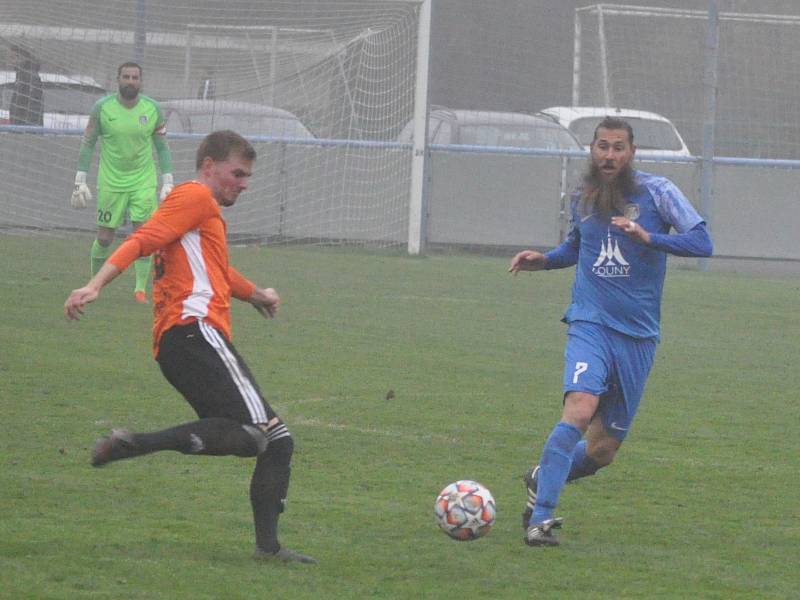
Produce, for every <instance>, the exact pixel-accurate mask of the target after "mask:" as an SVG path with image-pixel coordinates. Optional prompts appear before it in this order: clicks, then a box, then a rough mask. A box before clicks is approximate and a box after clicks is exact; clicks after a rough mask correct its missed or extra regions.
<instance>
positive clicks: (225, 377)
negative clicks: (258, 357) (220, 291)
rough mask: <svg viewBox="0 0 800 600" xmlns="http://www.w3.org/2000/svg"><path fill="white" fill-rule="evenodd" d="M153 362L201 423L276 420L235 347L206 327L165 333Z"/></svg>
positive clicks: (194, 325)
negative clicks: (231, 420) (212, 420)
mask: <svg viewBox="0 0 800 600" xmlns="http://www.w3.org/2000/svg"><path fill="white" fill-rule="evenodd" d="M156 361H157V362H158V364H159V366H160V367H161V372H162V373H163V374H164V377H166V378H167V381H169V382H170V383H171V384H172V386H173V387H174V388H175V389H177V390H178V391H179V392H180V393H181V394H182V395H183V397H184V398H186V400H187V401H188V402H189V404H191V405H192V408H193V409H194V411H195V412H196V413H197V416H198V417H200V418H201V419H205V418H210V417H222V418H227V419H233V420H234V421H238V422H240V423H246V424H256V423H268V422H269V421H270V420H272V419H273V418H275V417H276V416H277V415H276V414H275V412H274V411H273V410H272V408H271V407H270V405H269V403H267V401H266V400H264V397H263V396H262V394H261V390H260V389H259V388H258V384H256V381H255V379H254V378H253V375H252V373H251V372H250V369H249V368H248V367H247V365H246V364H245V362H244V359H243V358H242V357H241V356H239V353H238V352H237V351H236V348H234V347H233V344H231V342H229V341H228V340H227V339H226V338H225V336H224V335H223V334H222V333H221V332H220V331H219V330H218V329H216V328H215V327H212V326H211V325H209V324H208V323H205V322H203V321H195V322H193V323H189V324H187V325H177V326H175V327H172V328H171V329H169V330H168V331H166V332H165V333H164V335H163V336H162V337H161V341H160V343H159V347H158V357H157V358H156Z"/></svg>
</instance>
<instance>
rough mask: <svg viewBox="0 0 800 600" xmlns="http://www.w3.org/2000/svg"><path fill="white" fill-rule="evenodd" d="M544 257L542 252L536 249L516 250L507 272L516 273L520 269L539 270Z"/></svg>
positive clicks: (544, 261)
mask: <svg viewBox="0 0 800 600" xmlns="http://www.w3.org/2000/svg"><path fill="white" fill-rule="evenodd" d="M545 263H546V259H545V257H544V254H542V253H541V252H537V251H536V250H523V251H522V252H517V253H516V254H515V255H514V257H513V258H512V259H511V266H509V268H508V272H509V273H512V274H514V275H516V274H517V273H518V272H520V271H540V270H542V269H544V267H545Z"/></svg>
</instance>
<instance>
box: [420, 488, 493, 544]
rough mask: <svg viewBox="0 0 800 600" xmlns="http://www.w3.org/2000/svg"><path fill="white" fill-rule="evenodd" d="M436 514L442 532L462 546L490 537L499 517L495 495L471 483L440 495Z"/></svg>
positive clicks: (450, 489) (434, 508)
mask: <svg viewBox="0 0 800 600" xmlns="http://www.w3.org/2000/svg"><path fill="white" fill-rule="evenodd" d="M433 511H434V514H435V515H436V522H437V523H438V524H439V527H441V528H442V531H444V532H445V533H446V534H447V535H449V536H450V537H451V538H453V539H454V540H459V541H462V542H465V541H468V540H476V539H478V538H479V537H482V536H484V535H486V534H487V533H489V531H490V530H491V529H492V525H494V519H495V516H496V514H497V509H496V508H495V503H494V497H493V496H492V493H491V492H490V491H489V490H488V489H487V488H486V487H484V486H482V485H481V484H480V483H478V482H477V481H472V480H469V479H463V480H460V481H456V482H455V483H451V484H450V485H448V486H447V487H445V488H444V489H443V490H442V491H441V492H439V495H438V496H437V497H436V504H434V507H433Z"/></svg>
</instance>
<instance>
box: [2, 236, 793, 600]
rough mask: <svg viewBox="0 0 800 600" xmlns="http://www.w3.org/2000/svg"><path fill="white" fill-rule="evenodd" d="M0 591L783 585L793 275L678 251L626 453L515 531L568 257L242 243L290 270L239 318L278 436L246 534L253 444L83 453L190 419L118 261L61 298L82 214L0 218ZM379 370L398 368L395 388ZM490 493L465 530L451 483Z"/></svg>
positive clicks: (90, 594)
mask: <svg viewBox="0 0 800 600" xmlns="http://www.w3.org/2000/svg"><path fill="white" fill-rule="evenodd" d="M0 250H1V251H2V263H0V265H1V266H0V285H1V287H0V302H2V306H3V309H4V315H3V319H2V321H0V340H2V348H1V350H0V409H1V410H2V431H3V435H2V437H1V438H0V445H2V454H1V455H0V456H1V457H2V458H0V460H1V461H2V463H1V464H2V468H0V509H1V514H2V517H1V518H0V598H3V599H5V598H8V599H13V600H18V599H24V598H36V599H39V598H48V599H65V600H74V599H83V598H92V599H96V598H104V599H105V598H108V599H118V598H126V599H148V600H152V599H162V598H163V599H170V600H175V599H183V598H186V599H191V600H200V599H221V598H224V599H239V598H241V599H243V600H244V599H247V600H250V599H251V598H262V597H263V598H273V599H277V598H286V599H305V598H309V599H311V598H313V599H315V600H316V599H319V598H411V599H413V598H440V597H454V598H461V597H463V598H512V599H515V598H527V597H539V598H573V597H581V598H586V599H591V598H719V599H726V600H728V599H735V598H742V599H745V598H746V599H748V600H750V599H752V598H761V599H764V598H775V599H778V598H781V599H783V598H797V597H800V587H799V585H798V583H797V572H798V568H800V553H798V547H800V508H798V506H800V492H799V491H798V490H800V485H798V473H799V472H800V441H799V440H800V436H798V435H797V427H798V423H800V404H799V403H798V402H797V394H798V391H797V390H798V389H800V385H799V384H800V377H798V370H797V359H798V357H799V356H800V352H799V351H798V342H797V340H798V339H800V317H799V316H798V311H797V306H798V297H800V294H798V292H800V280H798V279H796V278H786V279H781V278H763V277H760V278H759V277H752V276H742V275H735V274H720V273H698V272H692V271H682V270H672V271H671V272H670V273H669V274H668V276H667V284H666V291H665V300H664V315H663V341H662V343H661V345H660V347H659V350H658V354H657V357H656V365H655V368H654V370H653V373H652V374H651V377H650V381H649V385H648V388H647V390H646V393H645V398H644V400H643V403H642V406H641V408H640V412H639V415H638V417H637V420H636V422H635V425H634V428H633V430H632V432H631V434H630V435H629V437H628V440H627V441H626V443H625V444H624V445H623V448H622V450H621V451H620V453H619V455H618V457H617V461H616V462H615V464H614V465H612V466H611V467H609V468H608V469H605V470H602V471H600V472H599V473H598V474H597V475H596V476H594V477H591V478H586V479H584V480H582V481H580V482H578V483H576V484H574V485H569V486H568V487H567V488H565V491H564V493H563V495H562V501H561V505H560V508H559V510H558V511H557V514H558V515H560V516H562V517H564V518H565V524H564V529H563V530H562V532H561V534H560V536H561V539H562V546H561V547H560V548H555V549H547V548H527V547H525V546H524V545H523V543H522V531H521V527H520V517H519V514H520V512H521V509H522V505H523V503H524V493H523V485H522V482H521V475H522V473H523V472H524V471H525V469H526V468H527V466H528V465H529V464H530V463H531V462H532V461H534V460H535V459H536V457H537V456H538V454H539V451H540V449H541V446H542V444H543V442H544V439H545V437H546V436H547V434H548V433H549V431H550V429H551V427H552V426H553V424H554V423H555V422H556V421H557V420H558V418H559V414H560V395H561V392H560V382H561V355H562V350H563V345H564V332H565V328H564V326H563V325H562V324H561V323H560V322H559V318H560V316H561V313H562V311H563V309H564V307H565V306H566V304H567V302H568V299H569V292H570V284H571V280H572V275H573V271H572V270H571V269H569V270H565V271H561V272H548V273H536V274H530V275H529V274H523V275H521V276H519V277H517V278H513V277H511V276H509V275H508V274H507V273H506V268H507V259H505V258H503V259H500V258H487V257H477V256H433V257H429V258H423V259H420V258H409V257H405V256H387V255H374V254H369V253H366V252H358V251H341V250H321V249H303V248H280V249H264V248H236V249H233V251H232V260H233V262H234V264H235V265H236V266H237V267H238V268H240V270H241V271H242V272H244V273H245V274H247V275H248V276H250V277H251V278H253V279H254V280H255V281H257V282H259V283H260V284H263V285H272V286H274V287H276V288H277V289H278V291H279V292H280V293H281V295H282V297H283V300H284V306H283V308H282V309H281V312H280V314H279V316H278V318H277V319H275V320H274V321H271V322H266V321H264V320H263V319H262V318H261V317H259V316H258V315H257V313H256V312H255V311H253V310H252V309H249V310H248V307H246V306H244V305H239V304H237V306H235V309H234V334H235V343H236V345H237V347H238V349H239V350H240V352H241V353H242V354H243V356H244V357H245V358H246V359H247V360H248V362H249V364H250V366H251V368H252V369H253V371H254V373H255V375H256V378H257V379H258V381H259V383H260V385H261V387H262V389H263V390H264V391H265V394H266V395H267V396H268V398H269V399H270V401H271V403H272V404H273V406H274V407H275V408H276V410H277V411H278V413H279V414H280V415H281V416H282V417H283V418H284V420H285V421H286V422H287V423H288V425H289V428H290V430H291V431H292V433H293V435H294V437H295V442H296V447H295V459H294V470H293V478H292V483H291V488H290V492H289V503H288V510H287V512H286V513H285V514H284V517H283V518H282V519H281V539H282V541H283V543H284V544H285V545H286V546H288V547H291V548H296V549H297V550H300V551H303V552H307V553H309V554H311V555H313V556H315V557H316V558H317V559H319V561H320V564H319V565H317V566H315V567H307V566H305V565H290V566H281V565H271V564H270V565H264V564H258V563H256V562H253V561H252V560H251V559H250V556H251V553H252V549H253V548H252V543H253V542H252V531H251V515H250V507H249V501H248V497H247V487H248V484H249V477H250V471H251V468H252V461H251V460H241V459H236V458H207V457H198V458H192V457H186V456H183V455H180V454H176V453H161V454H157V455H152V456H148V457H144V458H141V459H138V460H134V461H127V462H122V463H117V464H113V465H109V466H108V467H106V468H103V469H92V468H91V467H90V466H89V464H88V458H89V450H90V448H91V445H92V443H93V441H94V440H95V439H96V438H97V437H99V436H101V435H103V434H105V433H107V432H108V430H109V429H110V428H111V427H112V426H124V427H129V428H132V429H135V430H151V429H156V428H162V427H166V426H169V425H173V424H176V423H179V422H183V421H187V420H191V419H193V418H194V417H193V414H192V413H191V411H190V409H189V407H188V405H186V404H185V403H184V401H183V400H182V399H181V398H180V397H179V396H178V395H177V393H176V392H175V391H174V390H173V389H172V388H170V386H169V385H168V384H167V383H166V381H164V379H163V378H162V376H161V374H160V373H159V370H158V367H157V365H156V363H155V362H154V361H153V360H152V359H151V357H150V354H149V352H150V350H149V349H150V311H149V309H148V308H146V307H141V306H138V305H136V304H134V303H133V299H132V290H133V275H132V273H126V274H124V275H123V276H121V277H120V278H119V279H118V280H117V281H115V282H114V283H112V284H111V286H109V287H108V288H107V289H106V290H105V291H104V293H103V295H102V296H101V298H100V300H99V301H98V302H97V303H95V304H94V305H91V306H90V307H89V310H88V313H87V315H86V316H85V317H84V319H83V321H81V322H80V323H67V322H66V321H65V320H64V318H63V316H62V305H63V302H64V299H65V298H66V296H67V294H68V292H69V291H70V290H71V289H72V288H75V287H78V286H79V285H82V284H83V282H84V281H85V279H86V271H87V269H88V250H89V242H88V241H87V240H85V239H82V240H51V239H47V238H35V239H33V238H24V237H14V236H0ZM390 391H391V392H393V393H392V394H389V392H390ZM461 478H472V479H477V480H478V481H481V482H482V483H484V484H485V485H486V486H487V487H489V489H490V490H491V491H492V493H493V494H494V496H495V499H496V500H497V505H498V520H497V524H496V526H495V529H494V530H493V531H492V533H491V534H490V535H489V536H487V537H486V538H483V539H481V540H478V541H475V542H468V543H460V542H455V541H452V540H450V539H448V538H447V537H446V536H445V535H444V534H443V533H441V532H439V531H438V529H437V528H436V525H435V524H434V521H433V501H434V498H435V496H436V494H437V492H438V491H439V490H440V489H441V488H442V487H444V485H445V484H447V483H449V482H451V481H454V480H456V479H461Z"/></svg>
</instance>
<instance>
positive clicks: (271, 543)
mask: <svg viewBox="0 0 800 600" xmlns="http://www.w3.org/2000/svg"><path fill="white" fill-rule="evenodd" d="M280 426H281V427H282V428H283V429H284V431H286V430H285V427H284V426H283V423H281V424H280ZM293 450H294V440H292V437H291V436H290V435H289V434H288V431H286V433H285V434H284V435H283V437H280V438H278V439H276V440H271V441H270V442H269V445H268V446H267V450H266V451H265V452H264V453H263V454H260V455H259V456H258V460H257V461H256V468H255V470H254V471H253V478H252V480H251V481H250V503H251V504H252V505H253V521H254V525H255V529H256V547H257V548H258V549H259V550H262V551H263V552H277V551H278V550H279V549H280V544H279V543H278V517H279V516H280V514H281V513H282V512H283V509H284V504H285V503H286V492H287V491H288V490H289V476H290V474H291V461H292V452H293Z"/></svg>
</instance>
